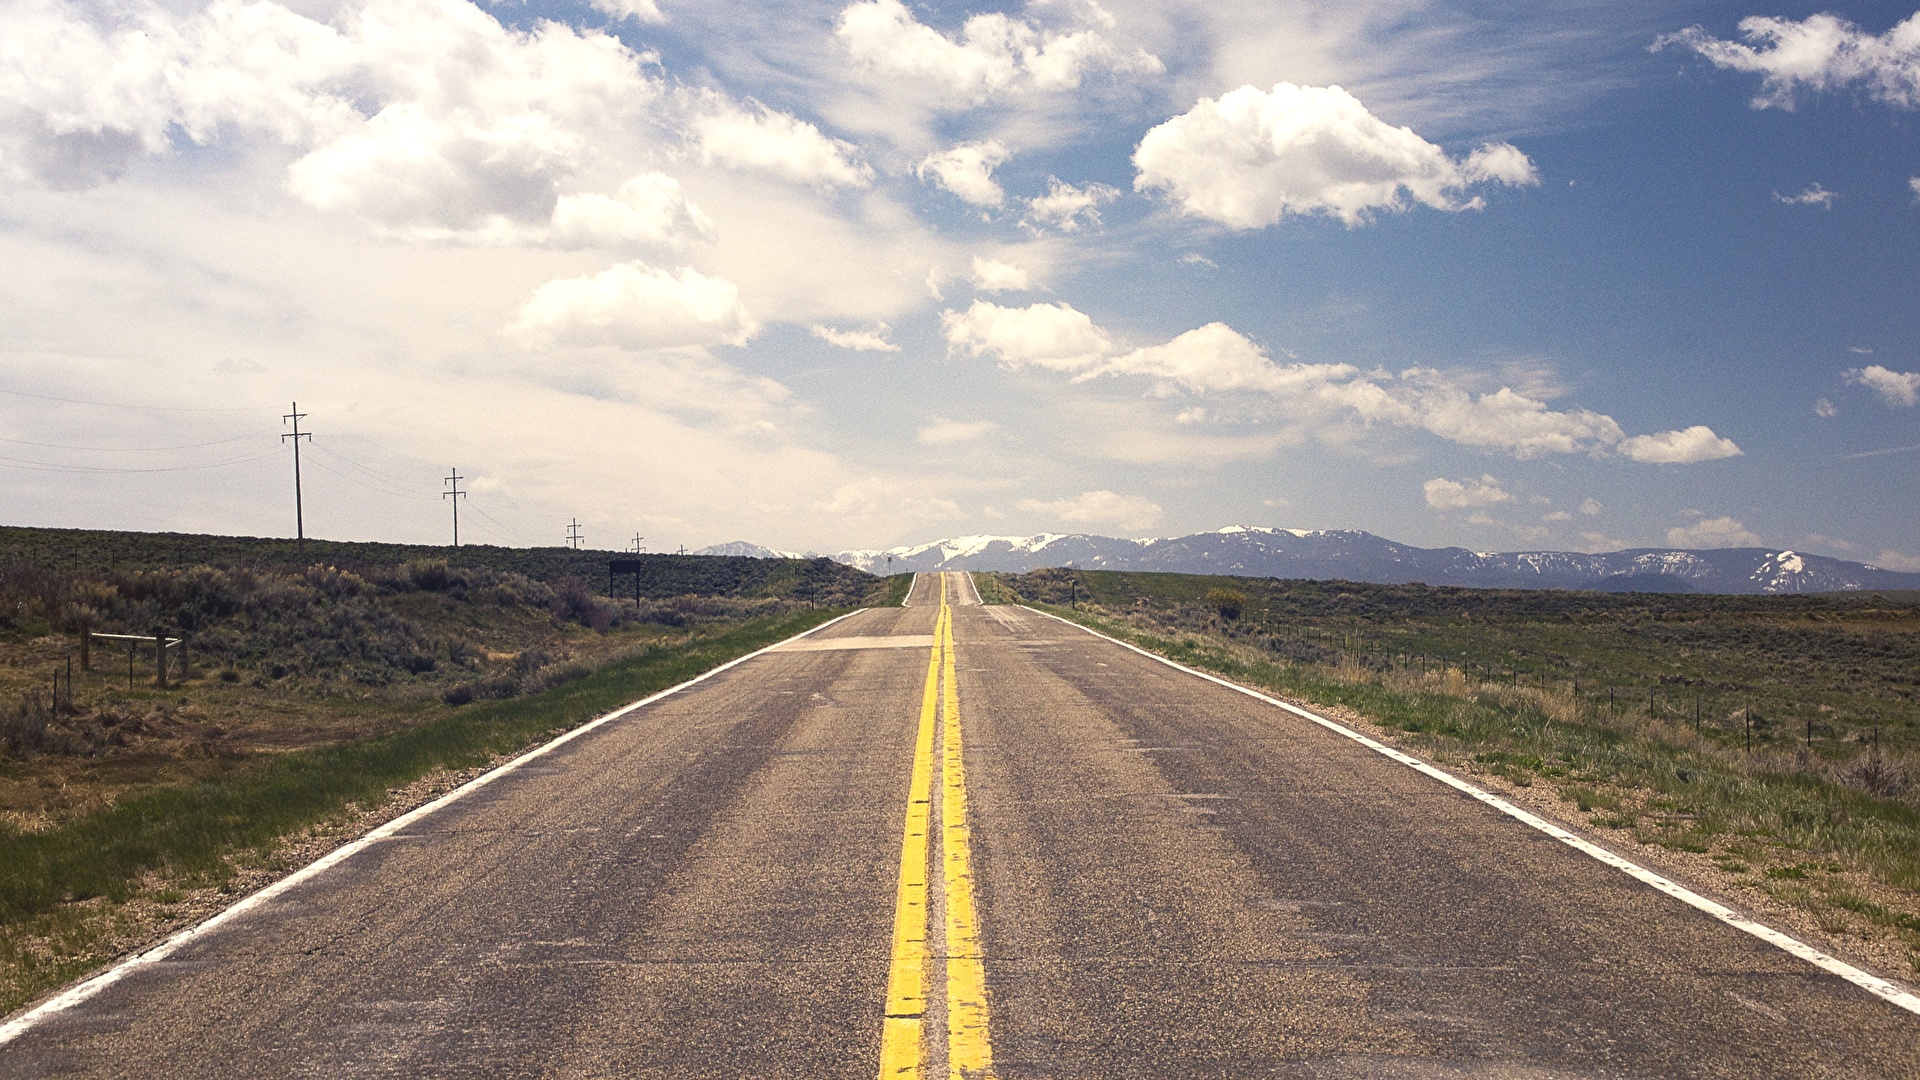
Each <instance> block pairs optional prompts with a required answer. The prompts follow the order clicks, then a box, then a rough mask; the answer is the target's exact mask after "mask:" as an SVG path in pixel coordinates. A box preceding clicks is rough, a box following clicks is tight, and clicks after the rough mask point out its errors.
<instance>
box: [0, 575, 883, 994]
mask: <svg viewBox="0 0 1920 1080" xmlns="http://www.w3.org/2000/svg"><path fill="white" fill-rule="evenodd" d="M845 610H846V609H821V610H812V611H799V612H794V613H791V614H788V615H784V616H776V617H772V618H766V619H757V620H753V621H750V622H747V623H743V624H741V625H738V626H736V627H733V628H730V629H727V630H725V631H724V632H719V633H714V634H712V635H711V636H707V637H701V638H696V639H694V640H691V641H687V642H684V643H681V644H677V645H672V646H667V647H662V648H656V649H652V650H650V651H648V652H645V653H643V654H641V655H639V656H635V657H632V658H629V659H626V660H622V661H619V662H616V663H614V664H611V665H609V666H607V667H605V668H602V669H600V670H599V671H597V672H594V673H593V674H591V675H588V676H586V677H584V678H581V679H579V680H577V681H574V682H570V683H566V684H564V685H562V686H559V687H557V688H555V689H552V690H549V691H546V692H545V693H541V694H538V695H534V696H530V697H524V698H516V699H511V700H504V701H490V702H485V703H481V704H476V705H473V706H470V707H467V708H464V709H461V710H459V711H458V712H455V713H454V714H452V715H450V716H446V717H443V718H441V719H437V720H433V721H430V722H428V723H425V724H422V725H420V726H418V727H414V728H411V729H408V730H405V731H400V732H396V733H393V734H389V735H384V736H381V737H378V738H372V739H365V740H361V741H358V742H351V743H343V744H338V745H334V746H328V747H323V748H317V749H312V750H302V751H296V752H293V753H288V754H284V755H282V756H280V757H278V758H276V759H274V760H273V761H271V762H270V763H268V764H266V765H264V766H262V767H259V768H256V769H250V770H246V771H243V772H240V773H235V774H232V775H228V776H225V777H222V778H220V779H217V780H212V781H208V782H205V783H201V784H196V785H192V786H178V787H168V788H162V789H160V790H155V791H151V792H148V793H146V794H143V795H141V796H139V797H137V798H134V799H130V800H128V801H126V802H123V803H120V804H118V805H116V806H113V807H110V808H108V809H105V810H101V811H98V812H96V813H92V814H89V815H86V816H84V817H81V818H79V819H76V820H74V821H71V822H68V823H67V824H64V825H62V826H59V827H57V828H53V829H49V830H45V831H41V832H33V833H21V832H17V831H12V830H8V831H5V832H0V1014H4V1013H6V1012H10V1011H12V1010H13V1009H15V1008H17V1007H19V1006H20V1005H22V1004H24V1003H25V1002H27V1001H30V1000H32V999H33V998H34V997H36V996H38V995H39V994H41V993H43V992H44V991H45V990H47V989H49V988H50V987H53V986H56V985H59V984H60V983H63V982H66V981H67V980H69V979H71V978H73V977H75V976H77V975H79V974H81V973H83V972H85V971H87V970H89V969H90V968H92V967H93V966H95V965H96V964H98V963H99V962H100V960H101V959H103V957H101V956H100V955H99V954H98V950H97V948H96V946H97V944H98V942H99V941H100V940H102V938H104V937H106V936H109V935H110V934H111V933H112V932H113V929H114V923H115V919H116V916H117V914H118V913H117V911H116V908H118V907H119V906H120V905H123V904H124V903H125V902H127V901H128V900H130V899H133V898H135V897H136V896H139V895H141V894H143V893H152V892H155V891H157V892H159V893H160V894H163V895H162V899H163V900H164V899H165V896H166V895H173V894H177V893H178V892H179V890H181V889H183V888H192V887H196V886H204V885H209V884H212V885H218V884H220V883H222V882H225V881H227V880H229V879H230V878H231V877H232V875H233V873H234V866H235V862H236V860H238V859H243V858H245V857H247V856H249V855H251V856H255V857H258V856H263V855H266V854H268V853H270V852H271V851H272V850H273V849H274V848H275V847H276V846H277V845H278V844H279V843H280V842H281V841H282V840H283V838H285V837H288V836H290V835H292V834H295V833H297V832H299V831H300V830H302V829H306V828H309V827H311V826H313V825H315V824H317V823H320V822H323V821H326V820H328V819H330V818H335V817H338V816H340V815H342V814H344V813H345V812H347V811H348V810H349V809H350V808H352V807H354V806H369V805H377V804H378V803H380V802H381V801H382V800H383V799H384V798H385V797H386V795H387V793H388V792H389V791H391V790H392V789H394V788H396V787H399V786H402V785H405V784H407V783H409V782H412V781H414V780H417V779H419V778H420V777H422V776H424V775H426V774H428V773H432V772H435V771H439V770H447V769H462V768H471V767H474V766H476V765H480V764H483V763H485V762H487V761H490V760H492V759H493V758H495V757H496V756H498V755H501V754H508V753H512V752H514V751H516V750H520V749H523V748H525V747H528V746H531V745H533V744H535V743H538V742H540V741H543V740H544V739H547V738H550V737H551V736H553V735H555V734H558V733H560V732H562V731H565V730H567V729H570V728H573V727H576V726H578V725H579V724H581V723H584V722H586V721H587V720H590V719H592V718H593V717H595V716H599V715H601V714H603V713H606V712H608V711H611V710H612V709H615V708H618V707H619V706H621V705H624V704H626V703H627V702H630V701H633V700H635V699H636V698H641V697H645V696H647V695H648V694H652V693H655V692H657V691H660V690H664V689H666V688H667V687H670V686H673V685H675V684H677V683H680V682H684V681H686V680H687V679H691V678H693V677H694V676H696V675H699V674H700V673H701V672H704V671H708V670H710V669H712V668H714V667H717V666H718V665H720V664H723V663H725V662H727V661H729V660H732V659H735V658H737V657H740V656H744V655H746V654H747V653H750V652H753V651H754V650H756V649H760V648H763V647H765V646H767V645H771V644H773V643H775V642H778V641H780V640H783V639H785V638H788V637H791V636H793V635H794V634H797V633H799V632H801V631H803V630H807V629H809V628H811V627H814V626H817V625H819V624H820V623H823V622H825V621H827V620H828V619H831V618H833V617H835V616H837V615H840V614H843V613H844V612H845ZM156 875H158V878H159V879H161V883H160V884H158V885H156ZM89 901H104V903H92V904H89V903H88V902H89Z"/></svg>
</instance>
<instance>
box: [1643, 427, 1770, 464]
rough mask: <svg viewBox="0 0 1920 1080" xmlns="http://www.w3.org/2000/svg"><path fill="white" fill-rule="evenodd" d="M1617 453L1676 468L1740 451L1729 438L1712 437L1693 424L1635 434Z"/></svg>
mask: <svg viewBox="0 0 1920 1080" xmlns="http://www.w3.org/2000/svg"><path fill="white" fill-rule="evenodd" d="M1620 453H1622V454H1623V455H1625V456H1627V457H1630V458H1632V459H1633V460H1635V461H1647V462H1654V463H1657V464H1663V465H1676V464H1691V463H1693V462H1696V461H1715V460H1718V459H1720V458H1730V457H1739V456H1740V454H1741V450H1740V447H1739V446H1737V445H1735V444H1734V441H1733V440H1732V439H1726V438H1722V437H1720V436H1718V435H1715V434H1714V433H1713V429H1712V428H1710V427H1708V426H1706V425H1705V424H1695V425H1693V426H1692V427H1690V428H1685V429H1683V430H1680V431H1662V432H1660V433H1659V434H1656V435H1635V436H1634V437H1633V438H1631V439H1626V440H1623V441H1622V442H1621V443H1620Z"/></svg>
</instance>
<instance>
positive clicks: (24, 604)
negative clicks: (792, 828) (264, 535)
mask: <svg viewBox="0 0 1920 1080" xmlns="http://www.w3.org/2000/svg"><path fill="white" fill-rule="evenodd" d="M196 544H200V545H202V546H203V547H204V549H205V550H204V551H201V550H198V549H197V548H196V546H195V545H196ZM76 546H77V547H78V548H79V549H81V550H82V552H83V553H84V552H87V551H91V552H92V556H91V558H92V559H93V560H94V562H89V559H88V558H83V557H80V556H77V555H76V554H75V550H76ZM322 548H323V545H321V544H319V543H317V542H309V545H308V557H309V558H312V557H314V556H316V555H317V554H319V549H322ZM324 548H325V552H324V553H325V555H326V560H327V561H306V562H303V561H300V559H299V556H298V552H297V551H296V550H295V549H294V545H292V544H291V543H287V542H280V541H245V540H234V539H232V538H218V537H205V538H203V537H183V536H157V537H156V536H151V535H147V536H142V535H140V534H117V533H85V532H79V531H69V530H23V529H0V1013H4V1012H5V1011H8V1010H10V1009H12V1008H14V1007H16V1006H18V1005H19V1004H21V1003H23V1002H25V1001H28V1000H31V999H32V998H33V997H34V996H35V995H36V994H38V993H40V992H43V991H44V990H45V989H47V988H48V987H51V986H54V985H58V984H59V983H60V982H63V981H65V980H67V979H70V978H72V977H73V976H74V975H76V974H79V973H81V972H84V971H86V970H87V969H89V968H90V967H92V966H94V965H95V964H97V963H99V962H101V961H102V960H104V959H106V958H108V957H109V956H111V955H112V954H113V952H115V951H117V949H118V948H122V947H126V946H127V945H130V944H137V943H138V942H139V941H141V940H144V939H145V938H148V937H151V936H152V934H153V933H155V932H158V931H159V930H160V929H164V928H165V927H167V926H169V925H171V922H170V916H169V912H170V910H172V909H173V908H174V906H175V905H178V904H179V903H180V902H181V901H182V900H185V899H187V898H188V897H190V896H198V897H199V906H200V908H201V909H204V908H205V906H206V899H207V896H206V894H207V893H208V892H209V890H214V891H217V890H220V889H223V888H224V889H228V890H234V889H236V888H238V887H239V886H238V885H237V884H236V882H238V881H240V880H242V879H243V878H244V879H245V880H248V881H252V880H253V878H251V877H248V876H247V874H248V873H249V872H252V871H258V870H259V869H260V868H262V867H268V868H272V867H275V866H276V865H277V864H278V863H279V862H284V861H285V859H286V857H287V856H286V850H287V847H286V846H287V843H288V842H289V840H290V839H294V838H300V837H308V836H311V835H313V834H314V833H315V832H316V830H317V831H319V832H326V831H327V830H329V829H337V828H339V827H340V826H341V824H342V822H345V821H347V820H348V819H351V818H353V817H355V815H357V814H363V813H365V812H368V811H370V810H372V809H374V808H377V807H379V806H380V805H382V804H383V803H384V802H385V801H387V800H388V799H389V796H390V794H391V793H393V792H395V791H397V790H398V789H401V788H404V787H406V786H407V785H408V784H410V783H413V782H415V781H419V780H421V778H423V777H430V776H432V775H437V774H441V773H445V772H447V771H449V770H463V769H471V768H476V767H479V766H481V765H483V764H485V763H486V762H488V761H491V760H494V759H496V758H498V757H499V756H500V755H503V754H509V753H512V752H513V751H515V750H518V749H521V748H523V747H525V746H528V745H530V744H532V743H535V742H537V741H539V740H541V739H542V738H544V737H547V736H549V735H551V734H553V733H557V732H558V731H561V730H564V729H566V728H569V727H572V726H574V725H576V724H578V723H581V722H583V721H585V720H587V719H590V718H591V717H593V716H595V715H598V714H599V713H601V712H604V711H606V710H608V709H610V708H614V707H617V706H618V705H620V704H622V703H624V702H626V701H630V700H633V699H634V698H636V697H640V696H644V695H645V694H648V693H651V692H653V691H655V690H659V689H662V688H664V687H666V686H670V685H672V684H674V683H676V682H680V681H683V680H684V679H687V678H690V677H692V676H693V675H695V674H698V673H699V672H701V671H704V670H706V669H708V668H711V667H713V666H714V665H716V664H719V663H723V662H725V661H726V660H729V659H732V658H734V657H736V656H739V655H743V654H744V653H746V652H750V651H752V650H753V649H757V648H760V647H762V646H764V645H767V644H770V643H772V642H774V641H777V640H780V639H781V638H784V637H788V636H790V635H792V634H794V633H798V632H799V631H801V630H803V629H806V628H807V627H809V626H813V625H817V624H818V623H820V622H822V621H825V620H826V619H828V618H831V617H832V616H834V615H836V614H839V613H841V612H843V611H845V610H847V609H848V608H850V607H852V606H855V605H859V604H869V603H885V602H889V599H890V598H891V602H893V603H898V602H899V597H898V596H895V595H894V594H896V593H897V594H900V595H904V593H905V591H906V587H907V582H908V580H910V579H907V578H903V579H900V580H897V581H882V580H881V579H876V578H874V577H872V576H870V575H867V574H864V573H861V572H859V571H856V570H853V569H851V568H848V567H844V566H840V565H838V564H834V563H831V562H829V561H827V560H758V559H729V558H703V557H696V556H668V555H661V556H640V557H639V558H640V559H641V561H642V570H643V572H642V574H641V575H640V579H641V580H640V581H639V583H638V586H639V599H637V600H636V599H635V598H634V591H633V590H634V588H635V582H634V576H633V575H630V574H623V575H620V576H619V577H618V578H616V579H615V580H614V581H613V582H612V586H613V588H612V592H613V593H614V594H615V595H609V588H608V586H609V582H608V579H607V576H606V568H607V560H608V559H609V558H610V557H622V556H616V555H613V554H612V553H607V552H572V551H565V550H564V549H562V550H561V551H558V552H556V551H553V550H545V551H531V552H515V551H510V550H507V549H480V548H460V549H458V550H457V551H453V550H449V549H438V550H437V551H436V550H435V549H414V548H408V547H403V546H400V545H372V544H369V545H350V544H330V545H324ZM202 554H204V555H206V556H207V559H206V561H200V562H196V561H194V560H195V558H196V556H197V555H202ZM240 556H246V558H241V557H240ZM627 557H631V556H627ZM109 563H111V565H108V564H109ZM596 568H597V574H592V576H589V574H590V573H592V572H593V571H594V570H595V569H596ZM674 590H684V591H679V592H676V591H674ZM88 632H98V633H114V634H131V635H146V634H154V633H164V634H166V635H168V636H172V637H179V638H184V639H185V641H186V649H187V656H186V662H185V665H184V670H183V667H182V665H181V664H180V662H179V660H178V659H177V658H176V659H175V660H174V661H173V662H172V663H170V665H169V672H168V675H169V679H168V681H169V685H168V686H167V687H166V688H164V689H162V688H161V687H159V686H157V685H156V678H155V675H156V670H155V669H156V663H155V659H156V658H155V656H154V652H153V646H152V644H151V643H150V642H145V643H135V644H134V645H133V647H132V650H131V663H129V650H128V647H127V643H126V642H124V641H99V642H96V643H95V644H94V645H93V647H92V648H91V650H89V651H90V653H91V657H90V658H91V661H92V664H91V668H92V670H85V669H84V668H83V666H82V662H81V656H82V649H81V645H80V638H81V635H83V634H86V633H88ZM130 669H131V671H130ZM236 874H240V875H241V878H236ZM255 876H257V875H255ZM254 883H255V884H257V882H254ZM189 906H192V905H189ZM178 910H179V911H180V912H181V913H183V916H184V913H185V912H186V908H179V909H178Z"/></svg>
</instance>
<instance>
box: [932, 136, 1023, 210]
mask: <svg viewBox="0 0 1920 1080" xmlns="http://www.w3.org/2000/svg"><path fill="white" fill-rule="evenodd" d="M1009 156H1010V154H1009V151H1008V150H1007V145H1006V144H1005V143H1003V142H1000V141H998V140H996V139H987V140H984V141H981V142H970V143H961V144H960V145H958V146H955V147H952V148H950V149H947V150H936V151H934V152H933V153H931V154H928V155H927V156H926V157H925V158H923V159H922V160H921V162H920V164H919V166H918V167H917V168H916V169H915V170H914V172H915V174H916V175H917V176H919V177H920V179H922V180H925V179H926V178H927V177H928V175H929V174H931V175H932V177H933V179H934V182H935V183H937V184H939V185H940V186H941V187H943V188H945V189H947V190H948V191H950V192H952V193H953V194H954V195H956V196H958V197H959V198H960V199H961V200H962V201H964V202H968V203H971V204H973V205H974V206H999V205H1001V204H1002V203H1004V202H1006V199H1007V193H1006V192H1005V191H1003V190H1001V188H1000V185H999V184H998V183H996V182H995V181H994V179H993V170H994V169H995V168H996V167H998V166H999V165H1000V163H1001V162H1003V161H1005V160H1007V158H1008V157H1009Z"/></svg>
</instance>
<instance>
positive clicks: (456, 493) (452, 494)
mask: <svg viewBox="0 0 1920 1080" xmlns="http://www.w3.org/2000/svg"><path fill="white" fill-rule="evenodd" d="M447 471H448V472H449V473H452V474H453V475H451V476H449V477H447V483H448V484H450V485H452V486H451V488H449V490H446V491H443V492H441V493H440V497H441V498H443V499H452V500H453V546H454V547H459V546H460V500H461V499H464V498H466V497H467V493H466V492H464V491H461V490H460V481H461V480H463V479H465V477H463V476H461V475H460V467H459V466H457V465H450V466H448V467H447Z"/></svg>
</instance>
